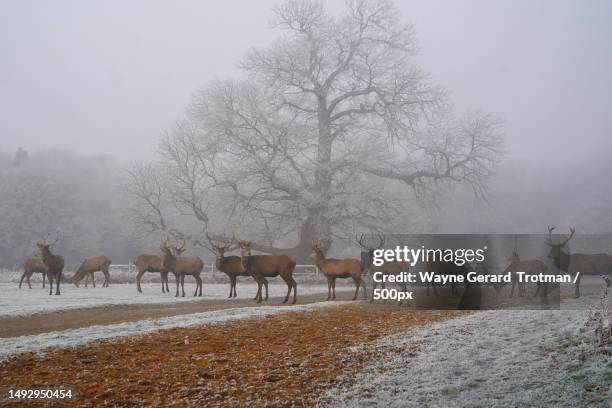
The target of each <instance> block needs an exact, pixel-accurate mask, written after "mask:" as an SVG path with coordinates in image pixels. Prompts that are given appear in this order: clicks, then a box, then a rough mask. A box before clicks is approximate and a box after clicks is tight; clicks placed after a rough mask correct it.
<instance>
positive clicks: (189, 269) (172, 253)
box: [160, 240, 204, 297]
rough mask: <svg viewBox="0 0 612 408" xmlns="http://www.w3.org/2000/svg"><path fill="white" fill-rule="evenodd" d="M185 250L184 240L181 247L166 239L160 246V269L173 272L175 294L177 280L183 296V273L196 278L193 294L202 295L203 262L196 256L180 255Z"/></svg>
mask: <svg viewBox="0 0 612 408" xmlns="http://www.w3.org/2000/svg"><path fill="white" fill-rule="evenodd" d="M184 250H185V241H183V244H182V246H181V247H174V248H172V247H171V246H170V243H169V241H168V240H166V241H165V242H164V243H163V244H162V245H161V247H160V259H161V265H162V270H164V271H167V272H172V273H174V276H175V277H176V295H175V297H178V295H179V281H180V285H181V290H182V294H183V297H185V275H191V276H193V277H194V278H195V280H196V290H195V292H194V294H193V296H202V278H201V277H200V274H201V273H202V268H204V262H202V260H201V259H200V257H197V256H180V255H179V254H182V253H183V251H184ZM198 290H199V294H198Z"/></svg>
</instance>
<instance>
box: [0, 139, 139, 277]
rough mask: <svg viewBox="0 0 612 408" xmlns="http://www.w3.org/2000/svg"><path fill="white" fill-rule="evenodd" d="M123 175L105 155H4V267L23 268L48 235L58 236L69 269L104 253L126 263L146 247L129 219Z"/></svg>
mask: <svg viewBox="0 0 612 408" xmlns="http://www.w3.org/2000/svg"><path fill="white" fill-rule="evenodd" d="M121 175H122V169H121V167H120V166H119V164H118V163H117V162H116V161H115V160H114V159H113V158H112V157H110V156H106V155H98V156H92V157H83V156H79V155H76V154H74V153H70V152H67V151H61V150H45V151H40V152H36V153H33V154H28V153H27V152H26V151H24V150H21V149H20V150H18V151H17V152H16V153H15V155H14V156H13V157H11V156H9V155H7V154H6V153H4V154H0V217H1V224H0V267H3V268H14V267H16V266H19V265H21V263H23V261H24V260H25V259H27V258H29V257H31V256H33V255H34V251H35V243H36V241H37V240H39V239H40V238H41V236H43V235H44V234H51V236H52V237H55V236H56V235H59V240H58V242H57V243H56V244H55V246H54V249H55V251H56V252H57V253H59V254H62V255H63V256H64V257H65V259H66V265H67V268H69V269H72V268H75V266H76V265H77V264H78V263H80V262H81V261H82V260H83V259H84V258H86V257H90V256H93V255H100V254H105V255H107V256H109V257H110V258H111V259H113V262H114V263H127V262H128V261H129V260H130V259H131V258H132V257H133V256H134V254H135V253H136V252H137V251H139V250H140V247H141V246H142V244H141V243H140V242H139V241H134V236H133V235H132V232H131V230H132V228H131V225H132V224H131V222H130V220H129V219H127V217H126V214H127V211H126V210H125V208H126V200H125V198H124V197H123V195H122V194H121Z"/></svg>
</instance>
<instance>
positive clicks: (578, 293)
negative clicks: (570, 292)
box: [574, 275, 581, 298]
mask: <svg viewBox="0 0 612 408" xmlns="http://www.w3.org/2000/svg"><path fill="white" fill-rule="evenodd" d="M580 278H581V275H578V279H576V290H575V291H574V297H576V298H579V297H580Z"/></svg>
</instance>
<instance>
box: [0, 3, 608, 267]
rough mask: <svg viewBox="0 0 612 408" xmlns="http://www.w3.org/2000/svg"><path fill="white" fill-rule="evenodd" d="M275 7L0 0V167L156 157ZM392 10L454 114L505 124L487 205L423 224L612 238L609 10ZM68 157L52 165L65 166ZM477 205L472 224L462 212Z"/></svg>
mask: <svg viewBox="0 0 612 408" xmlns="http://www.w3.org/2000/svg"><path fill="white" fill-rule="evenodd" d="M277 3H278V2H277V1H268V0H265V1H258V2H249V1H224V2H213V1H204V2H203V1H188V0H183V1H179V2H168V1H130V2H122V1H114V0H109V1H98V2H80V1H55V2H53V3H45V2H40V1H4V2H2V3H1V4H0V10H1V11H0V56H1V57H0V158H2V159H3V161H5V162H9V161H10V160H11V159H12V157H13V156H14V154H15V152H16V150H17V149H18V148H19V147H22V148H24V149H25V150H27V151H28V152H29V153H30V158H32V157H40V155H41V154H42V155H43V156H44V155H45V153H44V152H49V151H57V150H60V151H64V152H74V153H75V154H76V155H78V156H79V159H78V161H79V166H82V161H83V160H84V161H91V162H98V161H101V160H102V159H101V158H103V157H105V156H110V157H113V158H115V159H116V160H117V161H116V162H115V161H113V165H112V166H113V168H115V167H116V168H118V169H119V168H124V167H130V166H132V165H133V163H135V162H136V161H141V160H157V158H158V157H159V154H158V153H159V151H160V138H161V137H162V136H163V135H164V134H165V133H166V132H167V131H169V130H171V129H172V128H173V127H174V125H175V123H176V121H177V120H179V119H180V118H182V117H183V116H184V113H185V109H186V108H187V107H188V106H189V104H190V103H191V101H192V98H193V96H194V94H196V93H197V92H198V90H199V89H201V87H203V86H207V84H209V83H210V82H211V81H213V80H215V79H226V78H230V77H231V78H242V77H244V75H245V74H244V72H243V71H242V70H240V69H238V67H237V63H238V62H239V61H240V60H241V59H242V58H243V57H244V55H245V53H246V52H247V51H249V50H250V49H251V47H254V46H256V47H266V46H269V45H270V44H271V43H273V42H274V41H275V39H277V38H278V36H279V34H278V32H275V31H273V30H271V29H270V28H269V26H268V22H269V20H270V18H271V9H272V7H273V6H274V5H275V4H277ZM326 4H327V6H328V9H331V10H332V11H338V10H341V9H342V8H343V2H341V1H329V2H327V3H326ZM395 4H396V6H397V8H398V9H399V11H401V14H402V17H403V18H405V19H406V20H407V21H410V22H412V23H413V24H414V30H415V38H416V40H417V42H418V46H419V53H418V55H417V56H416V61H417V62H418V63H419V65H420V66H421V67H422V68H423V69H424V70H425V71H426V72H428V73H430V74H431V78H432V79H433V80H434V81H435V82H436V83H437V84H439V85H441V86H443V87H444V88H445V89H446V90H447V91H448V92H449V94H450V99H451V100H452V102H453V103H454V104H455V107H456V109H457V110H458V111H464V110H466V109H470V108H483V109H485V110H486V111H488V112H491V113H492V114H494V115H495V116H496V117H499V118H501V119H503V141H504V144H503V148H502V151H503V153H502V154H501V155H500V156H499V157H498V159H497V160H496V166H495V171H494V175H493V176H492V177H489V178H488V182H487V198H488V201H483V200H477V201H476V202H475V201H474V199H473V196H472V195H471V193H465V192H463V188H462V187H459V186H453V187H451V188H449V189H447V190H446V191H445V193H444V195H443V196H442V197H444V199H442V200H438V203H437V206H436V208H435V210H431V209H429V210H428V211H425V212H426V213H427V214H428V215H423V218H422V224H431V223H432V218H433V219H434V221H435V223H436V224H437V227H436V228H435V229H436V230H439V231H442V230H444V231H469V230H495V232H514V231H524V232H543V231H542V229H543V228H545V226H546V225H547V224H550V223H556V224H558V225H560V226H564V225H565V224H566V223H576V224H578V225H579V226H582V232H593V231H598V232H602V231H605V232H610V231H609V230H610V229H612V223H610V222H609V221H607V222H606V221H604V220H605V219H606V217H607V218H608V219H610V215H612V214H611V213H612V211H611V210H610V208H609V207H610V205H609V202H610V201H609V199H611V198H612V192H611V190H612V187H610V186H611V185H612V184H611V183H610V182H609V174H610V171H611V170H612V164H610V163H612V161H611V160H610V157H611V155H612V138H611V137H610V135H612V115H610V112H612V74H611V72H612V26H611V25H610V24H609V21H610V17H612V4H611V3H610V2H609V1H605V0H604V1H589V2H577V1H552V0H547V1H538V2H531V1H526V0H525V1H501V0H500V1H496V2H490V1H485V0H478V1H476V0H472V1H455V0H444V1H442V0H436V1H401V2H399V1H398V2H395ZM49 149H52V150H49ZM41 152H42V153H41ZM37 154H38V155H39V156H36V155H37ZM53 154H55V153H53ZM53 154H52V157H55V156H53ZM65 154H66V153H62V155H58V156H57V157H58V160H61V159H62V158H64V159H65V158H66V157H73V156H66V155H65ZM75 157H76V156H75ZM75 160H76V159H75ZM102 162H104V160H102ZM117 172H118V173H117V174H119V173H121V172H120V171H119V170H117ZM119 179H121V176H117V177H115V178H111V180H110V181H109V183H111V184H113V183H115V184H116V185H114V186H113V187H112V188H117V189H119V188H120V186H119V184H120V183H119ZM113 191H115V190H113ZM2 193H6V192H2ZM542 195H545V198H542V199H541V200H540V199H539V197H538V196H542ZM474 203H476V204H474ZM474 205H476V208H477V210H478V211H480V212H481V213H480V215H481V216H465V214H466V213H470V212H474V208H475V207H474ZM121 211H122V212H121V214H123V215H125V212H123V210H121ZM431 211H434V212H435V214H433V215H432V212H431ZM482 214H485V216H482ZM3 216H7V214H6V213H5V214H3ZM599 221H601V223H599ZM485 224H486V225H485ZM422 229H429V230H431V228H426V227H422ZM579 231H580V228H579ZM544 232H545V231H544ZM127 235H130V234H127ZM102 247H104V245H102ZM102 249H103V248H100V250H102ZM21 251H22V253H20V255H19V256H22V255H23V251H24V250H23V249H22V250H21ZM79 254H80V253H79ZM121 256H123V255H121Z"/></svg>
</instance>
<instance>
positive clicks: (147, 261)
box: [133, 254, 181, 293]
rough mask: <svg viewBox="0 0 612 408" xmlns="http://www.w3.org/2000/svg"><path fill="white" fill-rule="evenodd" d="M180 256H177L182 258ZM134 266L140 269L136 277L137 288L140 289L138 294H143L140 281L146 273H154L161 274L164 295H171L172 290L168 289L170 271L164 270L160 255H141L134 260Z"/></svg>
mask: <svg viewBox="0 0 612 408" xmlns="http://www.w3.org/2000/svg"><path fill="white" fill-rule="evenodd" d="M180 255H181V254H178V255H177V256H180ZM133 263H134V265H136V268H138V274H137V275H136V287H137V288H138V292H141V293H142V289H141V287H140V280H141V278H142V275H144V273H145V272H153V273H159V274H160V280H161V284H162V293H170V288H168V271H166V270H164V269H163V268H162V264H161V258H160V257H159V255H152V254H140V255H136V257H134V260H133Z"/></svg>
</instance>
